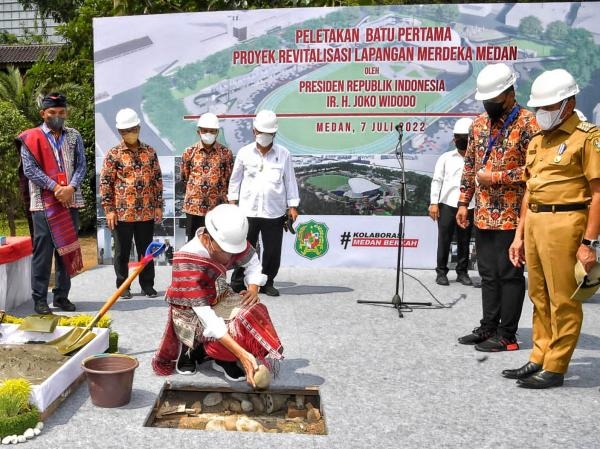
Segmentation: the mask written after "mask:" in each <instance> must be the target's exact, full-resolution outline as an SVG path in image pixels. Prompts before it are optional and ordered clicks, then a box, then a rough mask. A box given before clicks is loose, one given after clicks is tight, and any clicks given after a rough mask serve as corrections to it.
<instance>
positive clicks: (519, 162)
mask: <svg viewBox="0 0 600 449" xmlns="http://www.w3.org/2000/svg"><path fill="white" fill-rule="evenodd" d="M510 112H511V111H508V112H507V113H506V114H505V115H504V116H503V117H502V118H501V119H500V120H498V121H497V122H496V123H494V124H493V125H490V119H489V117H488V115H487V113H483V114H481V115H479V116H478V117H477V118H475V120H474V121H473V125H472V127H471V131H470V133H469V145H468V147H467V152H466V154H465V165H464V169H463V175H462V178H461V187H460V192H461V194H460V199H459V203H461V204H465V203H466V204H468V203H469V202H470V201H471V198H473V196H475V217H474V224H475V226H476V227H477V228H479V229H489V230H511V229H515V228H516V227H517V222H518V219H519V212H520V208H521V201H522V200H523V195H524V193H525V183H524V179H523V171H524V167H525V156H526V152H527V145H529V141H530V140H531V137H532V136H533V135H534V134H536V133H537V132H538V131H539V130H540V128H539V126H538V125H537V122H536V121H535V116H534V115H533V113H532V112H530V111H527V110H525V109H523V108H521V109H520V111H519V113H518V114H517V115H516V116H515V118H514V120H513V121H512V122H511V123H510V124H509V125H508V126H507V127H506V129H504V131H503V132H502V134H500V131H501V130H502V128H503V125H504V123H505V121H506V120H507V118H508V117H509V115H510ZM496 136H497V137H496ZM490 139H493V142H494V144H493V145H492V147H491V151H490V152H489V157H488V160H487V163H485V165H484V158H485V154H486V152H487V150H488V142H489V141H490ZM482 169H484V170H486V171H491V172H492V184H491V185H489V186H482V185H477V184H476V182H475V175H476V173H477V172H478V171H479V170H482Z"/></svg>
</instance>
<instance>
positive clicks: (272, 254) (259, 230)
mask: <svg viewBox="0 0 600 449" xmlns="http://www.w3.org/2000/svg"><path fill="white" fill-rule="evenodd" d="M284 218H285V216H281V217H278V218H257V217H248V225H249V226H248V241H249V242H250V244H251V245H252V246H254V247H255V248H256V243H257V242H258V236H259V235H260V236H261V239H262V244H263V248H262V257H261V263H262V272H263V274H266V275H267V278H268V279H267V285H273V280H274V279H275V276H277V273H278V272H279V266H280V265H281V243H282V242H283V220H284ZM231 286H232V287H233V288H234V289H236V290H238V289H240V288H241V287H243V286H244V269H243V268H236V269H234V270H233V274H232V275H231Z"/></svg>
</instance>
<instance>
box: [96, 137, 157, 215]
mask: <svg viewBox="0 0 600 449" xmlns="http://www.w3.org/2000/svg"><path fill="white" fill-rule="evenodd" d="M100 196H101V201H102V207H103V208H104V211H105V212H106V213H107V214H109V213H111V212H116V213H117V220H118V221H129V222H131V221H149V220H154V217H155V215H154V214H155V210H156V209H162V208H163V183H162V173H161V171H160V165H159V163H158V157H157V156H156V151H154V149H153V148H152V147H151V146H149V145H147V144H145V143H143V142H140V146H139V147H138V148H137V149H134V150H131V149H129V148H127V146H125V143H123V142H121V143H119V145H117V146H116V147H114V148H111V149H110V150H109V151H108V153H106V156H105V158H104V163H103V165H102V170H101V172H100Z"/></svg>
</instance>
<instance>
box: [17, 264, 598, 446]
mask: <svg viewBox="0 0 600 449" xmlns="http://www.w3.org/2000/svg"><path fill="white" fill-rule="evenodd" d="M170 275H171V273H170V267H157V278H156V285H155V287H156V288H157V290H159V292H161V293H164V291H165V289H166V287H167V285H168V282H169V280H170ZM449 277H450V280H451V283H450V286H449V287H442V286H438V285H436V284H435V282H434V280H435V272H434V271H429V270H406V271H405V275H404V283H403V284H404V287H403V288H402V285H401V288H400V293H401V296H402V298H403V299H404V301H408V302H432V303H433V304H434V307H431V308H423V307H422V306H415V307H414V308H413V309H412V310H411V309H401V310H402V312H403V315H404V317H403V318H399V317H398V311H397V310H396V309H395V308H394V307H392V306H390V305H371V304H358V303H357V302H356V300H358V299H363V300H381V301H391V299H392V297H393V295H394V292H395V280H396V276H395V271H394V270H389V269H368V270H365V269H319V270H318V271H317V270H311V269H304V268H303V269H298V268H283V269H282V270H281V271H280V274H279V276H278V277H277V281H278V282H276V286H278V287H279V288H280V290H281V293H282V295H281V296H280V297H277V298H271V297H266V296H265V297H264V299H263V302H264V303H265V304H267V306H268V307H269V311H270V313H271V317H272V319H273V321H274V323H275V325H276V326H277V330H278V332H279V335H280V337H281V339H282V341H283V344H284V347H285V352H284V354H285V356H286V359H285V360H284V361H283V362H282V364H281V371H280V375H279V377H278V378H277V379H276V380H275V381H274V383H273V385H274V386H288V387H305V386H317V387H318V388H319V390H320V395H321V401H322V405H323V407H322V408H323V412H324V415H325V418H326V421H327V429H328V434H327V435H323V436H304V435H294V434H262V433H259V434H247V433H239V432H206V431H194V430H175V429H157V428H147V427H144V422H145V420H146V418H147V416H148V414H149V413H150V410H151V408H152V405H153V404H154V401H155V399H156V396H157V394H158V393H159V391H160V389H161V387H162V386H163V385H164V382H165V381H166V380H168V379H170V380H172V381H174V382H190V383H194V384H196V385H200V386H233V385H234V384H229V383H228V382H227V381H225V380H224V379H223V378H222V377H220V375H218V373H216V372H214V371H211V370H210V369H209V368H206V367H205V366H204V365H203V366H202V367H203V369H202V370H201V371H200V372H199V373H198V374H196V375H195V376H180V375H174V376H171V377H169V378H165V377H158V376H156V375H154V373H153V372H152V369H151V367H150V359H151V357H152V354H153V352H154V350H155V348H156V345H157V343H158V341H159V339H160V337H161V334H162V331H163V328H164V324H165V319H166V306H165V304H164V302H163V301H162V299H161V298H160V297H159V298H156V299H148V298H145V297H143V296H141V295H139V292H140V289H139V285H138V284H137V282H135V283H134V286H133V292H134V293H138V295H137V296H134V297H133V299H130V300H122V299H121V300H119V301H118V302H117V303H116V304H115V305H114V306H113V308H112V310H111V311H110V314H111V316H112V319H113V326H112V327H113V329H114V330H116V331H117V332H118V333H119V334H120V340H119V346H120V351H121V352H123V353H126V354H131V355H134V356H135V357H137V358H138V359H139V361H140V367H139V368H138V369H137V370H136V373H135V379H134V385H133V392H132V399H131V402H130V403H129V404H128V405H126V406H124V407H120V408H111V409H103V408H98V407H96V406H94V405H93V404H92V403H91V400H90V397H89V393H88V388H87V385H86V384H85V383H84V384H82V385H81V386H80V387H79V388H78V389H77V390H76V391H75V392H74V393H73V394H72V395H71V396H69V397H68V398H67V399H66V400H65V401H64V402H63V403H62V404H61V406H60V407H59V408H58V410H57V411H56V412H55V413H54V414H53V415H52V416H50V417H49V418H48V419H47V420H46V423H45V424H46V427H45V429H44V431H43V433H42V434H41V435H40V436H39V437H37V438H36V439H34V440H31V441H29V442H28V443H27V447H31V448H37V447H39V448H58V447H68V448H79V447H81V448H83V447H85V448H122V447H134V448H137V447H145V448H163V449H167V448H193V447H198V448H203V449H212V448H215V449H216V448H220V449H221V448H225V447H227V448H248V449H251V448H257V449H258V448H260V449H267V448H278V449H281V448H303V449H304V448H319V449H348V448H365V449H366V448H377V449H387V448H389V449H392V448H393V449H396V448H495V449H498V448H516V447H531V448H540V447H547V448H562V449H565V448H574V449H575V448H577V449H583V448H598V447H600V435H599V434H598V432H597V416H598V407H599V405H600V392H599V390H598V389H599V386H600V358H599V354H598V348H600V338H599V336H600V307H599V305H600V296H598V295H597V296H596V297H594V298H593V299H592V300H591V301H590V302H588V303H586V305H585V306H584V312H585V321H584V324H583V331H582V335H581V338H580V342H579V346H578V348H577V350H576V351H575V354H574V357H573V359H572V361H571V365H570V368H569V372H568V373H567V376H566V379H565V385H564V386H563V387H562V388H555V389H550V390H543V391H532V390H526V389H521V388H518V387H516V385H515V382H514V381H512V380H508V379H504V378H503V377H501V376H500V372H501V371H502V370H503V369H505V368H514V367H518V366H521V365H522V364H523V363H524V362H526V361H527V358H528V354H529V350H530V349H531V304H530V302H529V300H528V299H526V303H525V306H524V308H523V315H522V318H521V322H520V324H521V326H520V329H519V335H518V337H519V341H520V344H521V350H520V351H513V352H505V353H496V354H484V353H478V352H477V351H475V350H474V349H473V347H469V346H463V345H460V344H458V343H457V341H456V339H457V337H459V336H461V335H463V334H465V333H468V332H469V331H470V330H471V329H473V328H474V327H475V326H477V325H478V322H479V318H480V314H481V300H480V298H481V290H480V289H477V288H474V287H465V286H462V285H460V284H457V283H456V282H453V280H454V276H453V273H451V275H450V276H449ZM472 277H474V278H476V273H472ZM113 290H114V272H113V270H112V267H107V266H102V267H97V268H95V269H92V270H89V271H87V272H85V273H83V274H81V275H79V276H77V277H76V278H74V279H73V289H72V294H71V299H72V300H73V301H74V302H75V303H76V304H77V306H78V312H83V313H91V314H94V313H96V312H97V311H98V310H99V309H100V307H101V306H102V304H103V302H104V301H105V300H106V298H108V297H109V296H110V294H111V293H112V291H113ZM12 312H13V313H15V314H18V315H21V316H23V315H27V314H29V313H32V312H33V310H32V306H31V305H30V304H26V305H23V306H21V307H20V308H19V309H18V310H16V311H12ZM485 355H487V358H484V357H483V356H485Z"/></svg>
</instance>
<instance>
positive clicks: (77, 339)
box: [46, 327, 96, 355]
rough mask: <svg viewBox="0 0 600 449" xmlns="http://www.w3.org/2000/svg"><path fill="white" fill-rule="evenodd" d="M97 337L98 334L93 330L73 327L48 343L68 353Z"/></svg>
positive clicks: (64, 353) (65, 353)
mask: <svg viewBox="0 0 600 449" xmlns="http://www.w3.org/2000/svg"><path fill="white" fill-rule="evenodd" d="M95 337H96V334H94V333H93V332H91V331H89V330H87V329H85V328H81V327H76V328H75V329H71V330H70V331H69V332H67V333H66V334H64V335H61V336H60V337H58V338H55V339H54V340H52V341H49V342H47V343H46V344H47V345H49V346H54V347H55V348H56V350H57V351H58V352H60V353H61V354H62V355H67V354H70V353H72V352H75V351H77V350H78V349H79V348H82V347H84V346H85V345H87V344H88V343H89V342H90V341H92V340H93V339H94V338H95Z"/></svg>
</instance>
